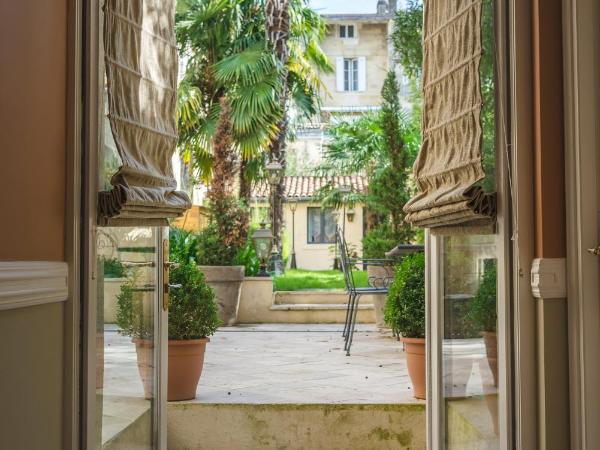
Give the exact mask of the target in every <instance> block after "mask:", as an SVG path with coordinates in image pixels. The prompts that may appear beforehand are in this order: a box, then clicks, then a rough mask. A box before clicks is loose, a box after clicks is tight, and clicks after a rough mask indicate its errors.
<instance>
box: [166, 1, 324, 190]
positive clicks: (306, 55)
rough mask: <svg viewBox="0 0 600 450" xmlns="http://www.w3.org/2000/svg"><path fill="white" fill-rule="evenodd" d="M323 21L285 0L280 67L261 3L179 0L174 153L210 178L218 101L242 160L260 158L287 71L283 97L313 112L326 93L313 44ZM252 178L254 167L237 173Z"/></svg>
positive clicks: (320, 57)
mask: <svg viewBox="0 0 600 450" xmlns="http://www.w3.org/2000/svg"><path fill="white" fill-rule="evenodd" d="M325 29H326V28H325V23H324V21H323V19H322V18H321V17H320V16H319V14H317V13H316V12H314V11H313V10H311V9H310V8H309V7H308V6H307V3H306V2H305V1H304V0H292V1H290V37H289V41H288V49H289V60H288V63H287V66H286V67H285V68H284V67H282V65H281V64H280V62H279V61H278V60H277V58H276V57H275V54H274V52H273V51H272V49H271V48H270V46H269V45H268V43H267V41H266V18H265V11H264V7H263V4H262V2H257V1H255V0H179V1H178V4H177V15H176V32H177V43H178V48H179V52H180V54H181V55H184V56H185V57H186V58H187V59H188V64H187V67H186V71H185V76H184V79H183V82H182V83H181V85H180V89H179V92H178V122H179V130H180V141H179V148H180V152H181V153H182V154H183V155H184V158H185V159H188V160H189V161H190V162H191V163H192V165H193V167H194V169H195V172H196V173H197V174H198V175H199V176H200V178H201V179H202V180H203V181H208V180H210V179H211V176H212V174H211V169H212V164H213V162H214V156H213V145H214V137H215V130H216V127H217V120H218V117H219V114H220V108H221V106H220V100H221V99H222V98H223V97H227V98H228V100H229V102H230V105H231V108H232V115H231V117H232V128H233V145H234V146H235V148H236V150H237V151H238V153H239V156H240V157H241V159H242V160H243V161H253V160H256V159H261V155H262V154H263V153H264V152H265V151H266V150H267V148H268V146H269V144H270V142H271V141H272V140H273V139H274V138H275V137H276V136H277V132H278V124H279V122H280V120H281V117H282V115H283V114H284V111H282V110H281V103H280V102H279V101H278V98H279V93H280V92H282V91H284V89H283V85H282V81H283V80H282V77H281V75H282V74H284V73H287V83H288V85H289V89H288V92H289V96H290V99H291V100H292V102H293V105H294V106H295V107H296V108H297V110H298V111H299V113H300V115H304V116H312V115H314V114H316V113H317V111H318V108H319V93H320V92H322V91H325V89H324V86H323V84H322V82H321V78H320V76H319V72H322V73H329V72H331V71H332V67H331V65H330V62H329V60H328V58H327V57H326V56H325V54H324V53H323V52H322V50H321V49H320V47H319V42H321V40H322V39H323V38H324V36H325ZM247 175H248V176H249V177H250V178H254V177H257V176H260V172H258V173H253V174H246V173H244V172H242V173H241V174H240V176H242V177H246V176H247Z"/></svg>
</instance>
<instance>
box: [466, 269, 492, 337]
mask: <svg viewBox="0 0 600 450" xmlns="http://www.w3.org/2000/svg"><path fill="white" fill-rule="evenodd" d="M484 266H485V270H484V272H483V277H482V280H481V284H480V285H479V289H478V290H477V294H476V295H475V297H474V298H473V300H471V303H470V305H469V318H470V319H471V321H472V322H473V324H474V325H475V326H476V327H477V329H478V330H479V331H492V332H493V331H496V326H497V313H496V276H497V269H496V260H495V259H488V260H486V261H485V264H484Z"/></svg>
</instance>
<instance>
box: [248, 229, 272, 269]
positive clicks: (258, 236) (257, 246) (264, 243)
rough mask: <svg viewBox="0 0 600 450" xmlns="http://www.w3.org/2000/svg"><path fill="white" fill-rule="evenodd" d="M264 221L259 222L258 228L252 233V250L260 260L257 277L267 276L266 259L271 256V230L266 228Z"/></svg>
mask: <svg viewBox="0 0 600 450" xmlns="http://www.w3.org/2000/svg"><path fill="white" fill-rule="evenodd" d="M265 227H266V223H265V222H261V223H260V228H259V229H258V230H256V231H255V232H254V234H252V243H253V244H254V250H255V251H256V256H258V259H259V260H260V271H259V273H258V276H259V277H268V276H269V274H268V273H267V261H268V260H269V257H270V256H271V248H272V246H273V234H272V233H271V230H268V229H267V228H265Z"/></svg>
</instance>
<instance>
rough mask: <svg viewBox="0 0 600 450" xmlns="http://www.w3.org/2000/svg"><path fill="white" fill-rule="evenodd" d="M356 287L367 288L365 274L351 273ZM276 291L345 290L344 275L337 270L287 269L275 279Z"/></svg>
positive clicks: (363, 272)
mask: <svg viewBox="0 0 600 450" xmlns="http://www.w3.org/2000/svg"><path fill="white" fill-rule="evenodd" d="M352 274H353V276H354V282H355V283H356V286H357V287H366V286H368V282H367V272H365V271H363V270H355V271H353V272H352ZM274 286H275V290H276V291H306V290H314V289H346V285H345V284H344V274H343V273H342V272H340V271H339V270H302V269H288V270H286V271H285V273H284V274H283V275H281V276H279V277H275V279H274Z"/></svg>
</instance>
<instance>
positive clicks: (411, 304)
mask: <svg viewBox="0 0 600 450" xmlns="http://www.w3.org/2000/svg"><path fill="white" fill-rule="evenodd" d="M385 321H386V323H387V324H388V325H389V326H390V327H391V328H392V329H393V330H394V331H396V332H399V333H400V334H401V335H402V336H404V337H411V338H423V337H425V255H424V254H423V253H414V254H411V255H407V256H405V257H404V258H403V259H402V261H401V262H400V264H398V266H397V267H396V274H395V278H394V281H393V283H392V284H391V285H390V289H389V292H388V296H387V300H386V304H385Z"/></svg>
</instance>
